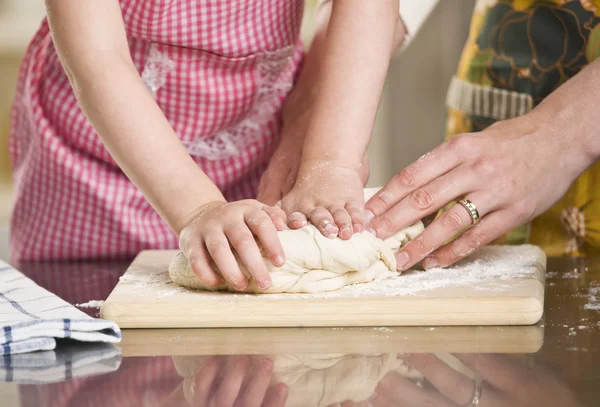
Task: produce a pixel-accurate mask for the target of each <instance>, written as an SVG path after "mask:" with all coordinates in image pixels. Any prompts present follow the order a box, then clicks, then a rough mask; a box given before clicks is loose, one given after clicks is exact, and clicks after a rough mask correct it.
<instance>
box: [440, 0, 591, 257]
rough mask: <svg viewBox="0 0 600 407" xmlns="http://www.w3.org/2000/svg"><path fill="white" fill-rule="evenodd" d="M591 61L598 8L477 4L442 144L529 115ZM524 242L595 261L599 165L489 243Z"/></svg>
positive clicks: (561, 0) (573, 3)
mask: <svg viewBox="0 0 600 407" xmlns="http://www.w3.org/2000/svg"><path fill="white" fill-rule="evenodd" d="M598 56H600V1H599V0H546V1H543V0H478V1H477V3H476V6H475V11H474V13H473V17H472V21H471V29H470V33H469V37H468V40H467V43H466V46H465V48H464V50H463V54H462V58H461V62H460V64H459V67H458V73H457V75H456V77H455V78H454V79H453V81H452V84H451V86H450V89H449V92H448V108H449V115H448V123H447V137H452V136H453V135H456V134H459V133H465V132H478V131H481V130H484V129H485V128H487V127H488V126H490V125H491V124H493V123H494V122H496V121H498V120H505V119H510V118H513V117H517V116H520V115H523V114H525V113H527V112H529V111H530V110H531V109H532V108H533V107H535V106H536V105H537V104H539V103H540V102H541V101H542V100H543V99H544V98H545V97H547V96H548V95H550V94H551V93H552V92H553V91H554V90H555V89H557V88H558V87H559V86H560V85H562V84H563V83H565V82H566V81H567V80H568V79H570V78H571V77H573V76H574V75H576V74H577V73H578V72H579V71H580V70H581V69H583V68H584V67H585V66H586V65H587V64H589V63H591V62H592V61H594V60H595V59H596V58H597V57H598ZM549 182H552V181H551V180H549ZM525 242H529V243H532V244H537V245H539V246H541V247H542V248H543V249H544V250H545V251H546V253H547V254H548V255H554V256H557V255H563V254H567V255H572V256H580V255H586V254H588V255H589V254H598V253H600V163H596V164H595V165H594V166H592V167H591V168H589V169H588V170H587V171H586V172H585V173H583V174H582V175H581V176H580V177H579V178H578V179H577V180H576V181H575V183H574V184H573V185H572V186H571V188H570V189H569V190H568V192H567V193H566V194H565V196H564V197H563V198H562V199H561V200H560V201H559V202H558V203H557V204H556V205H554V206H553V207H552V208H551V209H549V210H548V211H547V212H545V213H543V214H542V215H540V216H538V217H537V218H535V219H534V220H533V221H532V222H531V223H530V224H527V225H524V226H522V227H520V228H517V229H516V230H513V231H512V232H510V233H508V234H507V235H506V236H504V237H502V238H500V239H498V241H497V242H496V243H507V244H519V243H525Z"/></svg>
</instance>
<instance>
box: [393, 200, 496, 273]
mask: <svg viewBox="0 0 600 407" xmlns="http://www.w3.org/2000/svg"><path fill="white" fill-rule="evenodd" d="M479 202H481V204H480V205H478V208H479V210H480V212H479V213H480V216H483V215H485V213H486V211H487V210H488V208H487V206H488V205H487V202H486V201H485V200H484V199H483V198H481V199H479ZM471 223H472V219H471V216H470V215H469V212H467V210H466V209H465V208H464V207H463V206H462V205H460V204H456V205H454V206H453V207H452V208H450V209H449V210H448V211H446V212H444V213H443V214H442V215H440V217H439V218H437V219H436V220H434V221H433V222H432V223H431V224H430V225H429V226H428V227H427V228H426V229H425V230H424V231H423V233H421V234H420V235H419V236H417V237H416V238H415V239H414V240H412V241H410V242H409V243H408V244H407V245H406V246H404V247H403V248H402V250H400V251H399V252H398V253H397V254H396V267H397V268H398V270H407V269H409V268H410V267H412V266H413V265H415V264H417V263H418V262H420V261H421V260H423V259H424V258H425V257H426V256H427V255H429V254H430V253H432V252H433V251H435V250H436V249H438V248H439V247H441V246H443V245H444V244H445V243H446V242H448V241H449V240H450V239H452V238H453V237H455V236H457V235H458V234H459V233H460V232H462V231H463V230H465V229H466V228H468V227H469V226H470V225H471Z"/></svg>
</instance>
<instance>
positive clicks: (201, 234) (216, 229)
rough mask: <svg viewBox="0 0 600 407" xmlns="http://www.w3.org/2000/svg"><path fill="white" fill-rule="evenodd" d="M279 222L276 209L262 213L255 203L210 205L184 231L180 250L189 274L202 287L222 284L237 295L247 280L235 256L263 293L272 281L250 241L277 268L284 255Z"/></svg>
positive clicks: (267, 209)
mask: <svg viewBox="0 0 600 407" xmlns="http://www.w3.org/2000/svg"><path fill="white" fill-rule="evenodd" d="M284 217H285V214H283V215H282V211H281V209H279V208H271V207H266V206H265V205H263V204H262V203H260V202H258V201H255V200H245V201H238V202H232V203H227V202H224V201H214V202H209V203H207V204H205V205H204V206H202V207H201V208H200V209H199V210H198V212H197V214H196V216H195V218H194V220H193V221H192V222H190V223H188V225H187V226H185V227H184V228H183V230H182V231H181V234H180V236H179V245H180V247H181V250H182V251H183V253H184V254H185V255H186V257H187V258H188V260H189V262H190V265H191V267H192V270H193V271H194V273H195V274H196V275H197V276H198V278H199V279H200V281H202V282H203V283H204V284H205V285H206V286H207V287H217V286H219V285H222V284H223V283H224V282H225V280H227V281H228V282H230V283H231V285H232V286H233V287H235V288H236V289H237V290H240V291H243V290H245V289H246V287H247V286H248V278H247V277H246V275H244V273H243V272H242V271H241V270H240V267H239V266H238V263H237V260H236V256H234V254H233V250H235V252H236V254H237V256H238V257H239V259H240V260H241V261H242V263H243V264H244V265H245V266H246V268H247V269H248V272H249V273H250V274H251V276H252V278H254V279H255V280H256V282H257V284H258V286H259V287H260V288H261V289H266V288H268V287H269V286H270V285H271V277H270V276H269V272H268V271H267V267H266V266H265V264H264V261H263V257H262V255H261V251H260V249H259V246H258V244H257V241H256V240H255V236H256V238H257V239H258V241H260V243H261V245H262V247H263V248H264V250H265V251H266V253H267V254H268V257H269V259H270V260H271V262H272V263H273V265H275V266H282V265H283V264H284V263H285V254H284V252H283V248H282V247H281V243H280V241H279V237H278V235H277V230H278V229H279V230H281V229H283V227H284V226H285V224H284V223H282V221H281V219H284ZM212 264H215V265H216V267H217V268H218V270H219V271H220V273H221V274H219V273H218V272H217V271H216V268H215V267H212V266H211V265H212Z"/></svg>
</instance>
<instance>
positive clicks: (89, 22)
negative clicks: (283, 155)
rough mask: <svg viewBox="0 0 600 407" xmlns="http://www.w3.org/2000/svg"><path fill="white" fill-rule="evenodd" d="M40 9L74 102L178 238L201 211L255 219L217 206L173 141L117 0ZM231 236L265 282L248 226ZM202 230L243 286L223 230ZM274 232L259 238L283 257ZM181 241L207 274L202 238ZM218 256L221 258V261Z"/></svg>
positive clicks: (70, 1) (56, 0) (66, 0)
mask: <svg viewBox="0 0 600 407" xmlns="http://www.w3.org/2000/svg"><path fill="white" fill-rule="evenodd" d="M46 7H47V12H48V21H49V24H50V27H51V30H52V37H53V40H54V44H55V46H56V49H57V52H58V55H59V57H60V59H61V62H62V64H63V67H64V69H65V71H66V72H67V75H68V76H69V80H70V82H71V85H72V87H73V90H74V92H75V95H76V97H77V100H78V102H79V105H80V106H81V108H82V110H83V112H84V113H85V115H86V116H87V118H88V119H89V120H90V122H91V123H92V124H93V126H94V128H95V129H96V131H97V132H98V134H99V135H100V137H101V138H102V141H103V142H104V144H105V145H106V147H107V148H108V150H109V151H110V153H111V155H112V156H113V158H114V159H115V160H116V161H117V163H118V164H119V166H120V167H121V169H122V170H123V171H124V172H125V174H126V175H127V176H128V177H129V179H131V181H132V182H133V183H134V184H135V185H136V186H137V187H138V188H139V189H140V190H141V191H142V192H143V193H144V195H145V196H146V198H147V199H148V200H149V201H150V203H151V204H152V206H153V207H154V208H155V209H156V210H157V211H158V212H159V213H160V215H161V216H162V217H163V218H164V219H165V220H166V222H167V223H168V224H169V225H170V227H171V228H172V229H173V231H175V233H177V234H179V233H180V232H181V231H182V230H183V229H184V227H185V226H186V225H188V224H189V223H190V221H191V220H192V219H194V218H196V217H197V216H199V214H200V213H203V214H204V213H207V212H208V213H216V215H215V216H216V217H217V219H220V220H222V223H223V224H225V223H227V222H228V220H229V219H233V222H234V223H235V222H238V221H241V222H242V223H243V222H244V214H249V213H250V212H251V213H253V214H256V211H255V209H256V207H252V208H248V207H241V208H240V209H239V210H233V211H232V210H231V208H230V207H228V208H229V209H227V210H222V209H220V208H222V207H223V206H224V205H225V204H226V202H225V199H224V198H223V195H222V194H221V192H220V191H219V189H218V188H217V187H216V186H215V185H214V184H213V183H212V182H211V181H210V179H209V178H208V177H207V176H206V174H204V173H203V172H202V170H201V169H200V168H199V167H198V166H197V165H196V163H195V162H194V161H193V160H192V158H191V157H190V156H189V154H188V153H187V152H186V150H185V148H184V146H183V145H182V144H181V142H180V141H179V140H178V139H177V136H176V135H175V132H174V131H173V129H172V128H171V126H170V125H169V122H168V121H167V119H166V117H165V116H164V115H163V113H162V111H161V110H160V108H159V106H158V105H157V104H156V102H155V101H154V99H153V98H152V96H151V94H150V92H149V91H148V90H147V89H146V87H145V85H144V83H143V82H142V80H141V78H140V75H139V73H138V72H137V70H136V68H135V66H134V64H133V61H132V59H131V56H130V53H129V47H128V44H127V37H126V33H125V27H124V24H123V18H122V15H121V9H120V6H119V2H118V1H117V0H103V1H81V0H46ZM229 205H230V206H234V207H235V208H237V207H238V205H235V204H229ZM235 208H234V209H235ZM256 216H259V215H256ZM226 219H227V221H226ZM260 219H263V217H262V216H261V217H260ZM246 220H247V219H246ZM263 220H264V219H263ZM271 226H272V224H271ZM215 227H217V226H215ZM197 228H198V225H197V224H196V225H195V226H194V227H193V229H194V230H195V232H194V235H198V236H200V235H202V234H204V231H198V230H197ZM233 229H235V228H233ZM250 229H251V228H250ZM237 231H238V232H240V233H238V234H237V235H238V240H240V239H241V240H243V242H244V248H245V249H244V250H242V251H243V252H245V253H247V255H242V253H240V256H241V257H242V259H244V257H246V258H248V259H253V261H252V265H251V266H250V267H249V269H250V271H251V272H252V271H255V272H256V274H258V275H260V276H261V277H262V278H265V279H267V280H268V272H267V270H266V267H264V264H262V262H260V264H258V263H259V262H258V261H255V260H256V259H257V258H261V257H260V252H259V250H258V247H257V246H256V244H254V247H252V245H249V244H248V242H249V241H248V239H246V238H247V237H248V235H249V236H252V233H250V232H249V231H248V230H247V228H237ZM208 232H210V233H212V235H214V236H215V237H214V239H213V240H214V241H215V242H217V243H218V245H217V249H218V250H217V249H215V253H217V252H218V253H217V254H216V257H215V255H213V254H214V253H213V251H211V250H210V243H209V244H207V246H209V247H208V249H209V252H210V253H209V254H210V255H211V256H212V257H213V258H214V260H215V261H216V262H217V264H219V263H221V264H219V265H223V266H224V267H222V268H221V269H222V270H223V271H224V272H226V271H227V270H229V269H232V273H233V274H234V278H235V279H237V280H239V281H240V284H239V287H240V288H243V285H244V284H243V280H244V279H243V278H242V277H243V276H242V275H241V272H240V271H239V269H237V266H233V265H231V259H232V258H233V255H232V254H231V249H230V248H229V246H227V250H222V249H224V247H225V243H227V239H229V240H230V241H231V240H232V238H231V236H229V235H227V231H225V230H223V228H221V229H219V230H211V231H208ZM208 232H207V233H208ZM241 232H247V233H241ZM273 234H275V238H276V237H277V235H276V232H275V229H274V227H273V228H270V229H269V228H268V227H267V226H265V228H263V232H261V233H260V234H259V237H260V235H262V236H265V237H266V240H267V241H268V242H269V243H268V244H267V246H268V247H269V248H271V249H273V248H274V249H273V250H274V251H275V252H277V253H276V254H277V255H281V254H282V253H281V251H280V250H278V249H277V247H276V246H277V244H275V243H273V242H274V240H273ZM223 239H225V243H223ZM261 240H262V239H261ZM275 240H276V239H275ZM187 241H191V244H192V246H191V247H189V248H188V251H189V252H191V254H192V255H193V254H194V253H193V252H194V251H195V252H199V253H196V256H197V257H198V258H201V260H198V262H197V263H202V264H201V268H203V269H205V270H203V271H202V273H200V271H199V269H200V267H198V268H195V269H194V271H196V272H197V273H198V274H203V275H205V276H206V275H208V274H210V271H209V270H210V266H208V259H209V258H210V257H209V256H208V255H207V253H206V248H205V247H204V237H203V236H200V238H199V239H191V240H190V239H189V238H188V239H187ZM222 243H223V244H222ZM234 243H235V242H232V244H234ZM263 243H264V242H263ZM277 243H278V242H277ZM215 244H216V243H215ZM234 246H235V244H234ZM221 252H223V253H221ZM270 252H271V250H270ZM188 254H190V253H188ZM221 258H223V259H224V260H223V261H219V260H220V259H221ZM261 265H262V267H261ZM265 275H266V277H265ZM224 277H226V278H228V276H224ZM207 278H208V279H209V280H210V283H209V285H213V283H215V282H216V281H217V280H218V279H217V276H214V275H213V276H211V275H209V276H208V277H207Z"/></svg>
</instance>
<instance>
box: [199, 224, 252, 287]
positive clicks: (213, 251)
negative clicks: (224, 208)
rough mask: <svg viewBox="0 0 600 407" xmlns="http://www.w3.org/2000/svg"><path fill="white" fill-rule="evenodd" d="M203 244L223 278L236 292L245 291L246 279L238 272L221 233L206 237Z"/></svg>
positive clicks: (229, 248)
mask: <svg viewBox="0 0 600 407" xmlns="http://www.w3.org/2000/svg"><path fill="white" fill-rule="evenodd" d="M252 240H254V239H252ZM205 243H206V248H207V249H208V252H209V253H210V256H211V257H212V258H213V260H214V262H215V264H216V265H217V267H218V268H219V271H220V272H221V275H222V276H223V278H225V280H227V281H229V282H230V283H231V285H232V286H233V287H234V288H235V289H236V290H239V291H243V290H245V289H246V287H248V279H247V278H246V276H245V275H244V273H242V270H240V267H239V265H238V263H237V260H236V259H235V257H234V255H233V253H232V251H231V247H230V246H229V242H228V241H227V238H226V237H225V235H224V234H223V233H222V232H221V233H215V234H214V235H211V236H207V237H206V238H205ZM263 265H264V264H263Z"/></svg>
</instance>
